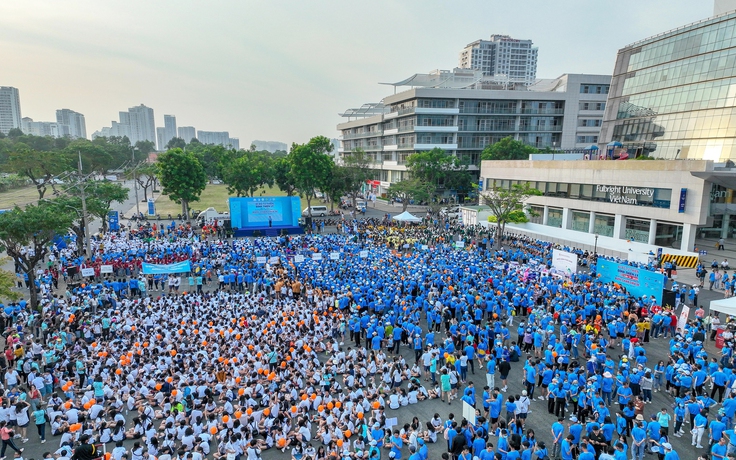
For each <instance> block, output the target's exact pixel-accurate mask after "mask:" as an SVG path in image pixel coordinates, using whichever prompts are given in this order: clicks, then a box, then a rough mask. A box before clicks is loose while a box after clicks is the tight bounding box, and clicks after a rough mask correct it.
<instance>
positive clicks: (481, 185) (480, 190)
mask: <svg viewBox="0 0 736 460" xmlns="http://www.w3.org/2000/svg"><path fill="white" fill-rule="evenodd" d="M478 191H479V192H482V191H483V178H482V177H481V178H480V179H478Z"/></svg>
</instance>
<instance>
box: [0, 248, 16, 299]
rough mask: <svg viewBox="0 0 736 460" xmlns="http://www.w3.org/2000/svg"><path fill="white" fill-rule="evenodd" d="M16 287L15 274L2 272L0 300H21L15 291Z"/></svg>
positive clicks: (0, 275) (0, 277) (0, 272)
mask: <svg viewBox="0 0 736 460" xmlns="http://www.w3.org/2000/svg"><path fill="white" fill-rule="evenodd" d="M6 259H7V258H6ZM14 287H15V274H13V272H9V271H7V270H0V299H7V300H10V301H11V302H15V301H16V300H18V299H20V294H19V293H17V292H16V291H14V290H13V288H14Z"/></svg>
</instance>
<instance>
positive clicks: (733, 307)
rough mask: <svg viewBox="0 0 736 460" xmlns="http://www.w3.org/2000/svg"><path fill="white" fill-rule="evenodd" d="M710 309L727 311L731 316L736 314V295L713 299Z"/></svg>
mask: <svg viewBox="0 0 736 460" xmlns="http://www.w3.org/2000/svg"><path fill="white" fill-rule="evenodd" d="M710 311H717V312H721V313H725V314H727V315H729V316H736V297H730V298H728V299H721V300H711V301H710Z"/></svg>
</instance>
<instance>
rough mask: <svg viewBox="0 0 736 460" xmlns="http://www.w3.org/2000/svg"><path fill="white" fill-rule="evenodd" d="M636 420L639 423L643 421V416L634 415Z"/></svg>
mask: <svg viewBox="0 0 736 460" xmlns="http://www.w3.org/2000/svg"><path fill="white" fill-rule="evenodd" d="M636 419H637V420H639V421H643V420H644V416H643V415H641V414H636Z"/></svg>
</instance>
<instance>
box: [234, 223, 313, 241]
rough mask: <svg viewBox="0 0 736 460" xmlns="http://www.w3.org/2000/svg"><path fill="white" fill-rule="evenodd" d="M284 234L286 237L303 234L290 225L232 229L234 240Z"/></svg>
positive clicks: (300, 229)
mask: <svg viewBox="0 0 736 460" xmlns="http://www.w3.org/2000/svg"><path fill="white" fill-rule="evenodd" d="M256 232H257V233H256ZM284 232H285V233H286V234H288V235H301V234H302V233H304V228H302V227H301V226H292V225H274V226H272V227H269V226H266V227H242V228H233V236H235V237H236V238H243V237H246V236H279V235H281V234H283V233H284Z"/></svg>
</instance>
